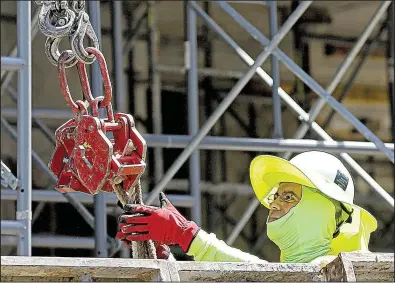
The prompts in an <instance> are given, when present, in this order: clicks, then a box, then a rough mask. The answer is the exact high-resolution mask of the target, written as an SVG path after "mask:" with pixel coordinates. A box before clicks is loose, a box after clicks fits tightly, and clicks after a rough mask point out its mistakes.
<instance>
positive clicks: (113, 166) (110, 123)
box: [49, 47, 147, 195]
mask: <svg viewBox="0 0 395 283" xmlns="http://www.w3.org/2000/svg"><path fill="white" fill-rule="evenodd" d="M86 51H87V52H88V53H89V54H93V55H95V56H96V58H97V60H98V62H99V65H100V71H101V74H102V77H103V82H104V93H105V96H104V97H96V98H93V96H92V93H91V90H90V86H89V80H88V76H87V73H86V68H85V64H84V63H83V62H78V63H77V68H78V72H79V76H80V80H81V85H82V89H83V93H84V97H85V99H86V102H84V101H82V100H78V101H76V102H74V100H73V98H72V97H71V94H70V91H69V88H68V84H67V78H66V72H65V62H66V60H67V59H68V58H69V56H70V54H69V53H68V52H64V53H62V55H61V56H60V57H59V65H58V70H59V80H60V85H61V90H62V94H63V96H64V97H65V100H66V103H67V104H68V105H69V106H70V107H71V109H72V110H73V112H74V118H73V119H71V120H69V121H67V122H66V123H65V124H63V125H62V126H60V127H59V128H58V129H57V130H56V132H55V135H56V148H55V152H54V154H53V156H52V158H51V161H50V162H49V168H50V169H51V171H52V172H53V173H54V174H55V175H56V176H57V177H58V183H57V185H56V189H57V190H58V191H60V192H71V191H79V192H83V193H88V194H92V195H93V194H97V193H99V192H100V191H106V192H113V191H114V189H113V183H114V182H116V183H119V182H121V181H122V182H123V188H124V190H126V191H128V190H129V189H130V188H132V187H134V185H135V184H136V182H137V181H138V180H139V178H140V177H141V175H142V174H143V173H144V170H145V157H146V151H147V145H146V143H145V140H144V139H143V137H142V136H141V135H140V134H139V132H138V131H137V130H136V128H135V123H134V119H133V117H132V116H131V115H129V114H123V113H117V114H115V115H114V114H113V110H112V105H111V98H112V89H111V82H110V78H109V75H108V71H107V65H106V62H105V59H104V56H103V54H102V53H101V52H100V51H99V50H98V49H96V48H93V47H88V48H86ZM87 104H88V105H89V106H91V111H92V115H89V114H88V105H87ZM99 108H106V109H107V119H99V117H98V116H99V111H98V109H99ZM110 133H112V135H113V139H110V138H108V137H107V135H106V134H110Z"/></svg>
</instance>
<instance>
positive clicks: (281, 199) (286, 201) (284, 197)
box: [268, 183, 302, 222]
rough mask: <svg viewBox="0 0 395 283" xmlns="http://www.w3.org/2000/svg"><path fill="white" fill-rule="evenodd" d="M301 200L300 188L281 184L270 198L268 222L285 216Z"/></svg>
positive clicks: (296, 185) (292, 184) (289, 184)
mask: <svg viewBox="0 0 395 283" xmlns="http://www.w3.org/2000/svg"><path fill="white" fill-rule="evenodd" d="M301 198H302V186H301V185H299V184H294V183H281V184H280V186H279V187H278V190H277V192H276V193H275V194H274V195H273V196H271V197H270V200H271V201H272V202H271V204H270V211H269V220H268V222H272V221H274V220H277V219H279V218H281V217H283V216H284V215H286V214H287V213H288V212H289V211H290V209H291V208H292V207H294V206H295V205H297V204H298V203H299V201H300V199H301Z"/></svg>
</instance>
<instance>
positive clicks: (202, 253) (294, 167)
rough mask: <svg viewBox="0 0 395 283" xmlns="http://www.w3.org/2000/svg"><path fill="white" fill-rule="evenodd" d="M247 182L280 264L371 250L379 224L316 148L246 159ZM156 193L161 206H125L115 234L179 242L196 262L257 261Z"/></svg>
mask: <svg viewBox="0 0 395 283" xmlns="http://www.w3.org/2000/svg"><path fill="white" fill-rule="evenodd" d="M250 179H251V184H252V187H253V190H254V192H255V195H256V197H257V198H258V200H259V201H260V202H261V203H262V204H263V205H264V206H265V207H266V208H268V209H269V215H268V218H267V236H268V238H269V239H270V240H271V241H273V242H274V243H275V244H276V245H277V246H278V247H279V249H280V251H281V255H280V262H284V263H285V262H286V263H320V264H323V265H325V264H326V263H328V262H329V261H331V260H333V259H334V258H335V257H336V256H337V255H338V254H339V252H347V251H358V250H359V251H368V244H369V239H370V234H371V233H372V232H373V231H375V230H376V228H377V221H376V219H375V218H374V217H373V216H372V215H371V214H370V213H369V212H367V211H366V210H364V209H363V208H361V207H359V206H357V205H355V204H354V203H353V200H354V183H353V180H352V177H351V175H350V173H349V172H348V170H347V169H346V167H345V166H344V165H343V164H342V163H341V161H340V160H339V159H337V158H336V157H335V156H333V155H331V154H328V153H325V152H318V151H310V152H305V153H301V154H299V155H297V156H295V157H294V158H293V159H291V160H290V161H287V160H285V159H282V158H279V157H275V156H270V155H262V156H258V157H256V158H255V159H254V160H253V161H252V162H251V166H250ZM159 198H160V202H161V204H162V207H161V208H157V207H152V206H145V205H128V206H126V207H125V213H124V214H122V215H121V216H120V225H119V228H120V229H119V232H118V234H117V237H118V238H119V239H121V240H122V241H123V242H124V243H126V244H127V245H129V246H131V241H144V240H148V239H151V240H153V241H156V242H159V243H162V244H165V245H179V246H180V247H181V248H182V249H183V251H185V252H186V253H187V254H188V255H190V256H193V258H194V260H195V261H222V262H235V261H236V262H262V260H260V259H259V258H258V257H256V256H254V255H251V254H248V253H245V252H242V251H240V250H238V249H236V248H233V247H230V246H228V245H227V244H226V243H225V242H223V241H221V240H219V239H217V238H216V236H215V235H214V234H208V233H206V232H205V231H203V230H202V229H201V228H200V227H198V226H197V225H196V223H194V222H193V221H188V220H187V219H185V217H183V216H182V215H181V214H180V213H179V212H178V211H177V209H176V208H175V207H174V206H173V205H172V204H171V203H170V202H169V201H168V199H167V198H166V197H165V196H164V194H163V193H161V195H160V197H159ZM136 213H138V215H136Z"/></svg>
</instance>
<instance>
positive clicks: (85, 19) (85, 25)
mask: <svg viewBox="0 0 395 283" xmlns="http://www.w3.org/2000/svg"><path fill="white" fill-rule="evenodd" d="M85 35H87V36H88V38H89V39H90V40H91V42H92V43H93V47H95V48H97V49H99V48H100V45H99V40H98V38H97V36H96V34H95V31H94V30H93V27H92V25H91V24H90V22H89V16H88V14H87V13H85V12H81V16H80V18H79V20H78V25H77V28H76V30H75V31H73V32H72V35H71V37H70V38H71V49H72V50H73V52H74V53H75V56H77V58H78V59H79V60H80V61H82V62H84V63H85V64H92V63H93V62H95V60H96V57H95V56H94V55H90V54H89V53H88V52H87V51H86V50H85V48H84V38H85Z"/></svg>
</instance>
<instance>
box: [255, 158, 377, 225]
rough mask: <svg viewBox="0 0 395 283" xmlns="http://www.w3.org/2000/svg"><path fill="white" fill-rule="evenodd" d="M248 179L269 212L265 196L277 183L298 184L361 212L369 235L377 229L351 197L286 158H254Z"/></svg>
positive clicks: (375, 223)
mask: <svg viewBox="0 0 395 283" xmlns="http://www.w3.org/2000/svg"><path fill="white" fill-rule="evenodd" d="M250 179H251V185H252V188H253V190H254V193H255V195H256V197H257V198H258V200H259V201H260V202H261V203H262V204H263V205H264V206H265V207H267V208H268V209H270V205H269V203H268V197H269V196H270V195H271V194H272V193H274V192H275V190H276V189H277V188H276V187H277V186H278V185H279V184H280V183H297V184H301V185H304V186H308V187H312V188H316V189H318V190H319V191H321V192H322V193H323V194H325V195H326V196H328V197H329V198H332V199H334V200H337V201H340V202H342V203H344V204H348V205H350V206H352V207H353V208H354V209H355V210H359V211H360V213H361V217H360V220H359V221H361V222H362V223H363V225H364V226H365V229H368V230H370V231H371V232H373V231H374V230H376V229H377V221H376V219H375V218H374V217H373V215H371V214H370V213H369V212H368V211H366V210H365V209H363V208H362V207H360V206H358V205H355V204H354V203H353V199H350V196H349V195H348V194H347V193H346V192H345V191H344V190H342V189H341V188H340V187H339V186H337V185H336V184H335V183H334V182H332V181H331V180H329V179H327V178H325V177H324V176H322V175H321V174H319V173H317V172H313V171H311V170H308V169H304V168H299V167H297V166H295V165H294V164H292V163H290V162H289V161H288V160H286V159H283V158H280V157H277V156H272V155H261V156H257V157H256V158H254V159H253V160H252V162H251V165H250ZM351 225H353V223H352V224H351Z"/></svg>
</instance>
